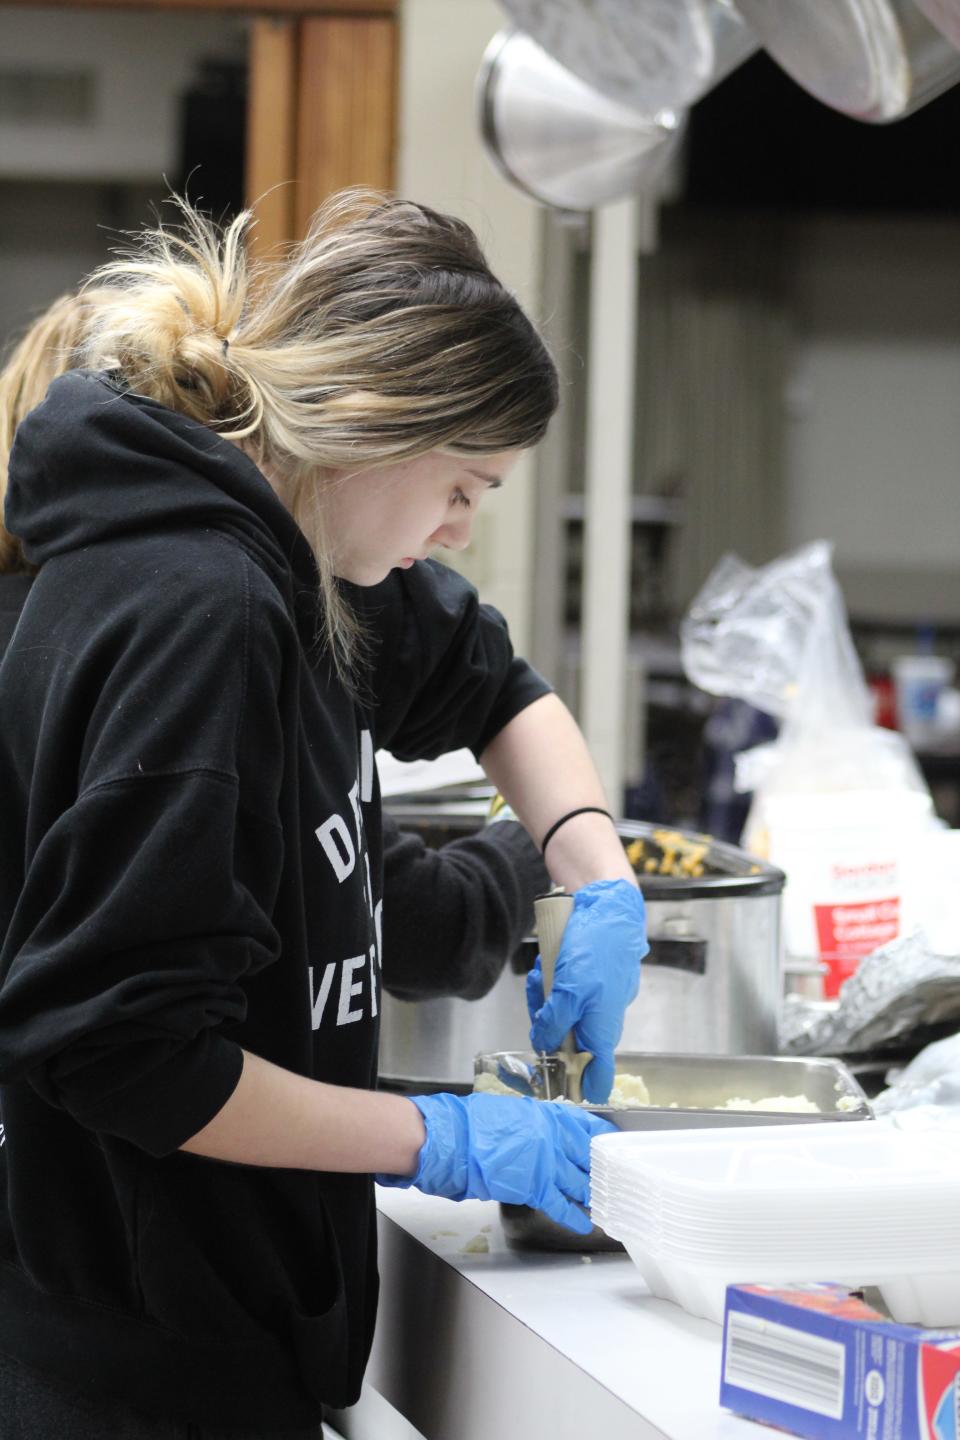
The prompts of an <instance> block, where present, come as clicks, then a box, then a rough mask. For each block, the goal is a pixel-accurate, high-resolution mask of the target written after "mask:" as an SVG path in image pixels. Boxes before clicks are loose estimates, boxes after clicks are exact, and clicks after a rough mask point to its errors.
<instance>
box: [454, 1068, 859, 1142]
mask: <svg viewBox="0 0 960 1440" xmlns="http://www.w3.org/2000/svg"><path fill="white" fill-rule="evenodd" d="M616 1068H617V1071H618V1073H621V1074H624V1073H625V1074H628V1075H642V1077H643V1080H644V1083H645V1084H646V1087H647V1089H648V1091H649V1092H650V1099H651V1101H652V1104H650V1105H646V1106H642V1107H638V1108H633V1109H629V1110H622V1109H615V1108H613V1107H611V1106H605V1105H596V1106H594V1105H591V1106H588V1107H587V1108H588V1109H590V1110H594V1111H595V1112H596V1113H597V1114H599V1115H603V1116H604V1117H605V1118H606V1119H609V1120H611V1121H612V1122H613V1124H614V1125H616V1126H617V1127H618V1128H619V1129H621V1130H683V1129H693V1128H697V1129H703V1128H705V1127H707V1126H714V1125H780V1124H783V1125H795V1124H803V1123H805V1122H806V1123H809V1122H811V1121H813V1122H815V1123H822V1122H823V1121H825V1120H869V1119H871V1118H872V1112H871V1110H870V1106H869V1104H868V1103H867V1097H866V1095H865V1094H864V1092H863V1090H862V1089H861V1087H860V1085H859V1084H858V1083H857V1081H856V1080H855V1079H854V1077H853V1075H852V1074H851V1073H850V1071H849V1070H848V1069H847V1067H846V1066H845V1065H843V1064H841V1062H840V1061H839V1060H824V1059H800V1058H796V1057H794V1056H779V1055H672V1054H652V1053H648V1054H643V1053H640V1052H638V1051H621V1052H619V1053H618V1054H617V1057H616ZM476 1070H477V1073H478V1074H479V1073H480V1072H481V1071H486V1072H488V1073H489V1074H492V1075H495V1076H497V1077H498V1078H500V1079H501V1080H504V1081H505V1082H506V1083H507V1084H511V1083H513V1088H516V1089H518V1091H519V1092H520V1093H527V1094H533V1095H535V1097H536V1098H537V1099H547V1098H550V1094H543V1093H541V1092H540V1091H539V1090H538V1086H539V1084H540V1083H541V1078H542V1077H544V1076H550V1077H553V1083H554V1086H555V1085H556V1073H557V1062H556V1061H555V1060H554V1058H553V1057H548V1061H547V1064H546V1065H544V1061H543V1057H541V1056H538V1055H537V1054H536V1053H535V1052H534V1051H532V1050H510V1051H495V1052H492V1053H491V1054H489V1055H478V1056H477V1058H476ZM524 1074H526V1075H528V1076H529V1077H530V1086H529V1088H527V1089H526V1091H525V1092H524V1089H523V1082H522V1080H521V1079H520V1078H519V1077H521V1076H522V1075H524ZM514 1077H516V1078H515V1082H514ZM551 1093H553V1094H556V1089H555V1088H554V1090H553V1091H552V1092H551ZM775 1095H784V1096H788V1097H791V1098H792V1097H794V1096H800V1095H805V1096H806V1097H807V1099H809V1100H812V1101H813V1103H814V1104H815V1105H816V1106H817V1107H818V1111H817V1113H816V1114H814V1113H808V1112H805V1111H796V1110H718V1109H716V1106H718V1105H723V1104H724V1103H725V1102H726V1101H728V1100H734V1099H742V1100H764V1099H769V1098H770V1097H771V1096H775ZM838 1107H842V1108H838Z"/></svg>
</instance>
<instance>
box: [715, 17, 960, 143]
mask: <svg viewBox="0 0 960 1440" xmlns="http://www.w3.org/2000/svg"><path fill="white" fill-rule="evenodd" d="M737 7H738V9H739V10H740V12H741V14H742V15H743V18H744V19H745V20H746V21H747V23H748V25H749V26H750V28H751V29H752V30H754V31H755V32H756V34H757V36H758V37H759V39H760V41H761V43H762V44H763V46H764V48H765V49H766V50H767V51H768V52H769V54H770V55H771V56H772V58H773V59H774V60H776V62H777V64H778V65H780V66H782V68H783V69H784V70H786V72H787V74H788V75H790V76H792V78H793V79H794V80H796V82H797V84H798V85H802V86H803V88H804V89H805V90H807V91H809V93H810V94H811V95H813V96H814V97H815V98H816V99H818V100H822V101H823V103H824V104H825V105H829V106H831V107H832V108H833V109H834V110H840V111H843V112H844V113H845V114H847V115H851V116H854V117H855V118H856V119H858V120H872V121H884V120H898V119H901V118H902V117H903V116H905V115H909V114H910V113H911V112H912V111H914V110H916V109H918V108H919V107H920V106H921V105H925V104H926V103H927V102H928V101H929V100H933V99H934V98H935V97H936V96H937V95H940V94H941V93H942V92H943V91H944V90H947V89H949V87H950V86H951V85H955V84H956V83H957V81H958V80H960V52H958V51H957V50H956V48H955V47H954V46H953V45H951V44H950V42H949V40H947V39H946V38H945V35H944V34H942V33H941V32H940V30H938V29H936V28H935V27H934V26H933V25H931V24H930V22H929V20H927V19H926V17H925V16H924V15H923V14H922V13H921V9H920V8H918V7H917V5H915V4H914V3H913V0H737ZM922 8H923V9H927V8H933V7H932V6H931V5H930V3H929V0H927V4H923V5H922ZM951 8H952V7H951V5H949V4H947V3H945V0H939V3H938V5H937V10H938V14H939V16H940V19H941V23H942V22H943V21H944V20H945V19H947V20H948V19H949V16H950V10H951Z"/></svg>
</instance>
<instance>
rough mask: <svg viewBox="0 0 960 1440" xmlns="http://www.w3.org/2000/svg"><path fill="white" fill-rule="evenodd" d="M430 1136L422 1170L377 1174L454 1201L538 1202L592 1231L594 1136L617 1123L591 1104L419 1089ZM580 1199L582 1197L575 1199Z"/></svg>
mask: <svg viewBox="0 0 960 1440" xmlns="http://www.w3.org/2000/svg"><path fill="white" fill-rule="evenodd" d="M411 1099H412V1100H413V1103H414V1105H416V1107H417V1109H418V1110H419V1111H420V1114H421V1115H422V1116H423V1123H424V1125H425V1126H426V1131H427V1138H426V1141H425V1143H424V1145H423V1148H422V1149H421V1151H420V1156H419V1163H418V1166H417V1172H416V1174H415V1175H409V1176H408V1175H378V1176H377V1177H376V1178H377V1181H378V1183H379V1184H380V1185H395V1186H407V1185H416V1187H417V1189H418V1190H423V1191H425V1192H426V1194H427V1195H443V1196H445V1197H446V1199H448V1200H500V1201H502V1202H505V1203H506V1204H508V1205H532V1206H533V1207H534V1208H535V1209H537V1210H543V1211H544V1213H545V1214H547V1215H549V1216H550V1219H551V1220H556V1221H558V1222H559V1223H560V1224H561V1225H566V1226H567V1228H568V1229H569V1230H576V1231H577V1232H578V1233H579V1234H581V1235H587V1234H589V1232H590V1220H589V1218H588V1217H587V1216H586V1215H585V1214H584V1213H583V1211H582V1210H580V1209H578V1205H587V1204H588V1203H589V1200H590V1185H589V1180H590V1137H591V1135H605V1134H606V1133H607V1131H608V1130H613V1129H615V1128H616V1127H615V1126H613V1125H610V1124H609V1123H608V1122H607V1121H606V1120H601V1119H600V1117H599V1116H598V1115H591V1114H590V1112H589V1111H588V1110H579V1109H578V1108H577V1107H576V1106H575V1105H565V1104H562V1103H558V1104H555V1103H554V1102H552V1101H549V1100H530V1099H527V1098H525V1097H524V1096H522V1095H516V1096H513V1095H483V1094H480V1095H463V1096H461V1095H413V1096H411ZM574 1202H576V1203H574Z"/></svg>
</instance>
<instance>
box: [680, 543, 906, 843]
mask: <svg viewBox="0 0 960 1440" xmlns="http://www.w3.org/2000/svg"><path fill="white" fill-rule="evenodd" d="M832 555H833V546H832V545H831V544H830V543H829V542H828V541H825V540H818V541H815V542H814V543H813V544H811V545H804V546H802V547H801V548H800V549H798V550H795V551H792V552H791V553H789V554H787V555H783V556H780V557H779V558H778V559H776V560H773V561H771V563H770V564H768V565H765V566H763V567H761V568H759V569H758V568H755V567H753V566H751V565H747V564H745V563H744V562H743V561H742V560H740V559H738V558H737V557H736V556H734V555H727V556H725V557H724V558H723V559H722V560H721V561H720V562H719V563H718V565H717V566H716V567H715V569H714V570H713V572H712V573H711V574H710V576H709V577H708V579H707V581H706V583H705V584H704V586H703V588H702V589H701V591H700V593H699V594H698V595H697V596H696V598H695V599H694V601H693V603H692V605H691V606H690V609H689V611H688V613H687V615H686V617H685V619H684V621H683V623H682V625H681V632H680V638H681V650H682V655H683V664H684V669H685V670H686V673H687V675H688V676H689V678H690V679H691V680H692V681H693V682H694V684H696V685H699V686H700V687H701V688H702V689H704V690H707V691H709V692H710V693H711V694H714V695H728V696H736V697H738V698H740V699H742V700H746V701H747V702H748V703H749V704H751V705H754V706H755V707H756V708H757V709H759V710H764V711H766V712H767V713H768V714H771V715H775V716H777V717H779V718H780V719H781V721H782V725H781V730H780V734H779V736H778V738H777V739H776V740H775V741H772V742H771V743H769V744H765V745H760V746H755V747H754V748H753V749H751V750H747V751H744V752H742V753H741V755H739V756H738V757H737V761H736V765H737V771H736V781H735V783H736V785H737V788H738V789H739V790H742V791H753V792H754V794H755V799H754V808H753V811H752V812H751V815H750V817H749V819H748V821H747V824H746V827H745V829H744V844H745V845H746V846H747V848H748V849H750V850H754V851H759V852H760V853H766V847H765V842H764V829H765V825H764V818H763V813H762V806H763V800H764V797H765V796H767V795H770V794H772V793H779V794H804V793H810V792H816V793H823V792H834V791H848V790H849V791H859V792H867V791H877V790H884V791H887V790H893V789H907V790H914V791H919V792H921V793H927V787H926V784H925V782H924V780H923V777H922V775H921V773H920V770H919V768H918V766H917V763H916V761H915V759H914V757H913V754H912V752H911V750H910V748H909V746H908V745H907V743H906V741H905V740H904V738H903V737H902V736H901V735H899V734H897V733H896V732H894V731H890V730H884V729H881V728H880V727H878V726H876V725H874V724H873V720H872V713H873V707H872V702H871V697H870V693H869V690H868V688H867V683H866V680H865V678H864V674H863V669H862V666H861V664H860V661H859V659H858V657H857V653H856V650H855V649H854V645H853V641H852V639H851V636H850V629H849V625H848V623H847V615H846V607H845V605H844V602H843V596H842V593H841V591H840V587H839V585H838V584H837V581H836V579H835V577H834V574H833V568H832Z"/></svg>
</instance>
